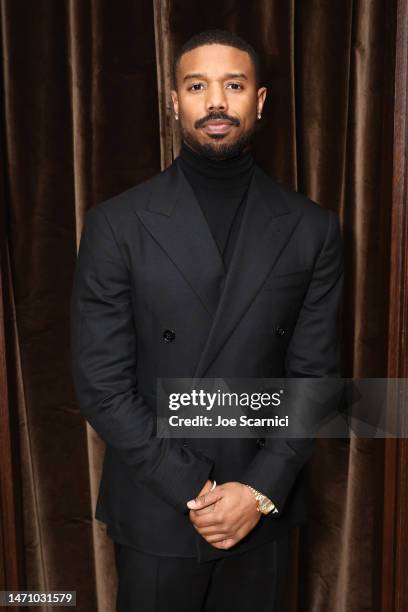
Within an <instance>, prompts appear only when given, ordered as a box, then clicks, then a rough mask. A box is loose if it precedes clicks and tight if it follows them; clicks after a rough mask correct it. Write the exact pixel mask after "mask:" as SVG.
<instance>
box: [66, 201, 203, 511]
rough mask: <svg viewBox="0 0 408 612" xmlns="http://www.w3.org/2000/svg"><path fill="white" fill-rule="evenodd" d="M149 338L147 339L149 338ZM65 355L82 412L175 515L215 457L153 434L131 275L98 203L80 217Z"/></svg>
mask: <svg viewBox="0 0 408 612" xmlns="http://www.w3.org/2000/svg"><path fill="white" fill-rule="evenodd" d="M152 341H153V340H152ZM71 358H72V373H73V382H74V387H75V391H76V395H77V400H78V403H79V409H80V413H81V414H82V415H83V416H84V417H85V419H86V420H87V421H88V422H89V423H90V425H91V426H92V427H93V428H94V429H95V431H96V432H97V433H98V434H99V436H100V437H101V438H102V439H103V440H104V441H105V442H106V444H108V445H110V446H111V447H113V448H114V449H115V450H116V452H117V453H118V455H119V456H120V458H121V460H122V461H124V462H125V463H126V464H127V465H128V466H129V467H130V468H131V469H132V470H134V473H135V476H136V478H138V479H139V480H140V482H143V483H145V484H146V485H147V486H149V487H150V488H151V490H153V491H154V492H155V493H156V494H157V495H159V496H160V497H162V498H163V499H164V500H165V501H166V502H168V503H169V504H171V505H172V506H174V507H175V508H176V509H177V510H179V511H180V512H185V513H187V512H188V508H187V507H186V502H187V501H188V500H189V499H192V498H194V497H195V496H196V495H197V494H198V493H199V491H200V490H201V488H202V487H203V486H204V483H205V482H206V480H207V478H208V477H209V474H210V472H211V470H212V467H213V461H212V460H211V459H209V458H208V457H206V456H205V455H203V454H201V453H200V452H199V451H193V450H191V449H190V448H188V447H184V446H183V445H182V444H181V442H180V441H179V440H176V439H167V438H158V437H156V416H155V412H154V410H153V409H152V408H151V407H149V406H148V405H147V404H146V402H145V400H144V398H143V397H142V396H141V395H140V394H139V393H138V381H137V378H136V366H137V363H136V361H137V330H136V329H135V325H134V319H133V311H132V301H131V291H130V279H129V272H128V269H127V267H126V265H125V262H124V259H123V258H122V254H121V252H120V250H119V246H118V243H117V241H116V239H115V236H114V233H113V230H112V228H111V225H110V223H109V220H108V218H107V216H106V214H105V212H104V211H103V209H102V208H101V207H100V206H97V207H94V208H92V209H90V210H89V211H88V212H87V213H86V215H85V222H84V227H83V231H82V235H81V241H80V246H79V252H78V258H77V263H76V270H75V276H74V283H73V290H72V296H71Z"/></svg>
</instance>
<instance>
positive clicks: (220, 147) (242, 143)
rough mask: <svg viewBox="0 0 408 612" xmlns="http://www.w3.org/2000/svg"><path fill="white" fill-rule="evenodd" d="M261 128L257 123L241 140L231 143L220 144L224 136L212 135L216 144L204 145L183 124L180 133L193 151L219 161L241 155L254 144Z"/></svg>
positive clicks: (240, 137) (242, 135) (241, 136)
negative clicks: (255, 136)
mask: <svg viewBox="0 0 408 612" xmlns="http://www.w3.org/2000/svg"><path fill="white" fill-rule="evenodd" d="M259 127H260V126H259V123H255V124H254V125H253V126H252V127H251V128H249V129H248V130H247V131H246V132H244V133H243V134H241V135H240V136H239V138H237V139H236V140H235V141H234V142H230V143H228V142H220V141H221V140H222V139H223V138H224V134H212V135H211V136H210V137H211V138H212V139H213V141H214V143H212V142H208V143H202V142H200V141H199V140H197V138H195V136H194V134H192V133H191V132H188V131H187V130H186V129H185V128H184V127H183V125H182V124H181V125H180V131H181V137H182V139H183V140H184V142H185V143H186V144H187V145H189V146H190V147H191V148H192V149H193V151H195V152H196V153H199V154H200V155H203V156H204V157H206V158H207V159H211V160H215V161H218V160H221V159H230V158H231V157H237V156H238V155H240V154H241V153H242V152H243V151H244V150H245V149H246V148H247V147H248V146H250V145H251V144H252V142H253V138H254V135H255V134H256V133H257V132H258V130H259Z"/></svg>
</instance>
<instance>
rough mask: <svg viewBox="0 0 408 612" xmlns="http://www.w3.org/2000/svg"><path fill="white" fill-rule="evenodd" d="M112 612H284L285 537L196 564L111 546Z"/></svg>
mask: <svg viewBox="0 0 408 612" xmlns="http://www.w3.org/2000/svg"><path fill="white" fill-rule="evenodd" d="M114 546H115V562H116V569H117V574H118V592H117V600H116V612H219V611H220V610H222V612H232V611H234V612H237V611H238V612H239V611H240V610H249V609H253V610H256V611H257V612H283V601H284V594H285V591H286V589H287V587H288V569H289V550H290V549H289V546H290V539H289V534H285V535H284V536H282V537H281V538H279V540H273V541H271V542H267V543H265V544H262V545H261V546H258V547H256V548H254V549H253V550H249V551H246V552H243V553H240V554H237V555H232V556H230V557H227V558H225V557H224V558H222V559H217V560H215V561H208V562H206V563H201V564H200V563H198V562H197V560H196V559H194V558H186V557H159V556H156V555H150V554H146V553H142V552H139V551H138V550H136V549H135V548H132V547H130V546H124V545H123V544H119V543H118V542H114Z"/></svg>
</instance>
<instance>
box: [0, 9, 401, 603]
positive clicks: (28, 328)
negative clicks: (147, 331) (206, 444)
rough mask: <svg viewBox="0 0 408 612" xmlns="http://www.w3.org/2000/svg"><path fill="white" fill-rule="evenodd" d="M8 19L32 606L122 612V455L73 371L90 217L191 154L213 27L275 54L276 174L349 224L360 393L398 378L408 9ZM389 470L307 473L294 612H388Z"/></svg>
mask: <svg viewBox="0 0 408 612" xmlns="http://www.w3.org/2000/svg"><path fill="white" fill-rule="evenodd" d="M0 6H1V21H2V30H1V32H2V34H1V36H2V87H3V90H2V109H1V112H2V116H1V130H2V134H1V136H2V143H1V144H2V152H3V154H2V157H3V162H4V163H3V165H2V177H1V180H2V182H3V183H4V189H3V191H2V194H3V195H2V201H1V204H2V211H3V213H4V215H2V218H3V219H4V226H3V237H4V240H3V241H2V251H1V253H2V258H1V269H0V272H1V278H2V283H1V288H2V293H1V294H0V298H1V297H2V298H3V308H2V311H3V312H4V330H5V334H4V340H3V346H2V347H0V351H1V350H2V355H3V356H5V360H4V363H5V368H4V372H5V375H4V376H5V378H4V381H3V383H4V385H5V388H6V389H7V394H8V395H7V404H4V407H3V409H2V410H3V411H4V413H5V414H6V413H7V417H8V419H9V420H10V423H11V426H10V427H9V428H8V429H7V432H8V434H7V435H8V436H9V437H10V438H11V439H12V443H13V449H14V451H13V457H14V464H17V465H18V466H19V468H18V469H19V478H18V482H16V475H15V473H14V480H13V483H14V487H13V491H11V493H10V487H11V485H10V482H8V481H6V483H7V482H8V485H9V486H8V489H7V487H4V486H2V491H3V496H4V494H5V493H4V491H5V490H6V489H7V491H8V494H14V498H13V499H14V500H15V501H16V506H17V508H16V516H18V506H19V507H20V508H21V511H22V513H21V522H20V523H19V531H18V537H17V540H16V541H13V545H14V546H15V547H16V550H19V549H20V550H21V552H22V559H23V569H22V570H21V581H22V582H21V584H20V587H21V586H23V588H27V589H49V590H56V589H72V590H76V591H77V601H78V603H77V609H78V610H81V611H82V610H83V611H84V612H91V611H96V610H98V611H100V612H108V611H110V610H113V609H114V599H115V588H116V577H115V572H114V566H113V556H112V547H111V543H110V541H109V540H108V539H107V537H106V535H105V529H104V526H103V524H101V523H98V522H97V521H95V520H93V512H94V507H95V503H96V494H97V489H98V484H99V477H100V468H101V462H102V458H103V452H104V445H103V443H102V441H101V440H99V439H98V437H97V435H96V434H95V433H94V432H93V430H92V429H91V428H90V427H89V426H87V425H86V424H85V422H84V421H83V419H82V418H81V417H80V415H79V413H78V408H77V405H76V401H75V395H74V391H73V386H72V380H71V375H70V365H69V363H70V355H69V331H68V330H69V298H70V292H71V285H72V277H73V271H74V265H75V255H76V248H77V245H78V240H79V236H80V232H81V227H82V221H83V216H84V211H85V210H86V209H87V208H89V207H90V206H92V205H94V204H95V203H97V202H99V201H101V200H103V199H105V198H107V197H109V196H111V195H113V194H116V193H119V192H120V191H123V190H124V189H126V188H128V187H130V186H132V185H134V184H136V183H138V182H140V181H142V180H143V179H145V178H147V177H149V176H151V175H153V174H155V173H157V172H158V171H159V170H160V168H163V167H165V166H166V165H167V164H168V163H169V162H170V161H171V160H172V158H173V157H174V155H175V154H177V150H178V146H179V138H178V135H177V133H175V132H174V125H173V122H172V114H171V106H170V99H169V95H168V92H169V86H170V66H171V59H172V54H173V52H174V49H175V48H176V47H177V46H178V45H179V44H180V43H182V42H183V41H184V40H185V39H186V38H188V37H189V36H190V35H191V34H193V33H194V32H196V31H200V30H202V29H204V28H206V27H222V28H226V29H230V30H232V31H234V32H236V33H238V34H240V35H242V36H243V37H245V38H247V39H248V40H249V41H250V42H251V43H252V44H254V46H255V47H256V48H257V49H258V50H259V52H260V53H261V56H262V61H263V65H264V76H265V84H266V85H267V86H268V97H267V103H266V108H265V113H264V118H263V122H264V130H263V132H262V133H261V134H260V135H259V137H258V140H257V143H256V156H257V158H258V161H259V163H260V164H261V165H262V166H263V167H264V168H265V169H266V170H267V171H268V172H269V173H270V174H271V175H272V176H273V177H274V178H275V179H276V180H278V181H282V182H285V183H287V184H289V185H291V186H293V187H294V188H295V189H297V190H299V191H302V192H303V193H305V194H307V195H308V196H309V197H311V198H313V199H314V200H315V201H317V202H318V203H319V204H321V205H322V206H324V207H328V208H331V209H333V210H335V211H336V212H338V213H339V215H340V218H341V222H342V228H343V235H344V241H345V253H346V283H345V298H344V302H343V305H342V313H343V317H342V320H343V334H342V337H343V360H344V375H345V376H356V377H376V376H378V377H382V376H386V372H387V342H388V337H387V327H388V299H387V296H388V279H389V266H390V260H389V253H390V245H389V233H390V228H389V224H390V218H391V206H390V200H389V195H390V192H389V189H390V187H389V186H390V184H391V164H390V155H389V154H387V151H388V150H389V147H390V146H391V123H390V119H389V117H390V108H391V106H392V91H393V83H392V76H393V67H392V60H393V53H392V49H393V45H394V42H395V41H394V39H393V20H392V15H393V6H394V3H393V1H390V0H330V1H328V0H326V1H324V0H298V1H295V0H252V1H245V0H235V1H234V0H218V1H215V0H207V1H206V2H199V1H197V0H196V1H195V2H191V1H189V0H162V1H160V0H122V1H121V2H120V3H113V2H109V1H107V0H105V1H103V0H89V1H75V0H66V1H62V0H61V1H59V2H55V1H54V0H2V1H1V3H0ZM0 312H1V309H0ZM1 338H2V334H0V340H1ZM4 431H5V430H4ZM3 452H4V451H3ZM383 452H384V445H383V441H381V440H358V439H355V438H352V439H351V440H320V441H319V444H318V448H317V450H316V452H315V454H314V456H313V459H312V461H311V462H310V464H309V466H308V468H307V474H308V479H309V483H310V494H311V495H310V507H311V514H312V516H311V521H310V523H309V524H308V525H307V526H305V527H303V528H302V529H301V530H300V529H295V530H294V532H293V556H292V573H291V578H290V581H289V583H290V593H289V597H288V610H290V611H291V612H301V611H305V612H306V611H307V612H323V611H326V610H331V611H332V612H350V611H353V612H358V611H359V610H371V611H375V610H379V599H380V596H379V576H380V571H381V551H380V544H381V532H382V498H383V489H382V461H383ZM13 469H14V470H15V468H13ZM9 473H11V468H10V470H9ZM4 482H5V479H4V478H3V483H4ZM19 487H21V492H20V491H19ZM4 537H5V535H4V530H3V534H2V538H3V539H4ZM8 538H9V542H10V541H11V540H10V535H9V536H8ZM19 538H20V544H19V542H18V539H19ZM0 541H1V540H0ZM3 547H4V548H5V547H6V545H5V544H3ZM0 567H1V565H0ZM1 574H3V576H4V571H3V572H2V573H0V576H1ZM0 587H1V585H0ZM1 588H2V587H1ZM41 609H44V610H46V609H47V608H46V607H44V608H41Z"/></svg>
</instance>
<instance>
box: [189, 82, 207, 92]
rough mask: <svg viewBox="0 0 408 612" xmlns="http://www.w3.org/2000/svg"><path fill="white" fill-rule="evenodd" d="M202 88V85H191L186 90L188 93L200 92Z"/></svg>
mask: <svg viewBox="0 0 408 612" xmlns="http://www.w3.org/2000/svg"><path fill="white" fill-rule="evenodd" d="M202 87H204V84H203V83H193V84H192V85H190V87H189V88H188V91H201V88H202Z"/></svg>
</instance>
